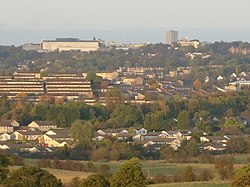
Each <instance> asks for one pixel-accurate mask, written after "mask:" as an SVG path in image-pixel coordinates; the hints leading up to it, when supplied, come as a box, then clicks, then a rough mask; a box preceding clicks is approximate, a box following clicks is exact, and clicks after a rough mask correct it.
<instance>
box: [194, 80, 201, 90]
mask: <svg viewBox="0 0 250 187" xmlns="http://www.w3.org/2000/svg"><path fill="white" fill-rule="evenodd" d="M193 87H194V89H195V90H199V89H201V88H202V83H201V81H199V80H198V79H196V80H195V81H194V82H193Z"/></svg>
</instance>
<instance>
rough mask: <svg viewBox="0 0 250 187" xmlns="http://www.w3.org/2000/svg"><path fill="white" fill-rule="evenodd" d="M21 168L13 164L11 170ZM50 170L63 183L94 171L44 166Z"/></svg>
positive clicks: (84, 176)
mask: <svg viewBox="0 0 250 187" xmlns="http://www.w3.org/2000/svg"><path fill="white" fill-rule="evenodd" d="M18 168H20V166H11V167H10V169H11V170H15V169H18ZM43 169H45V170H47V171H48V172H50V173H51V174H53V175H55V176H56V178H58V179H61V181H62V182H63V183H68V182H69V181H70V180H71V179H72V178H74V177H79V178H80V179H82V178H86V177H88V176H89V175H91V174H92V173H87V172H80V171H67V170H60V169H51V168H43Z"/></svg>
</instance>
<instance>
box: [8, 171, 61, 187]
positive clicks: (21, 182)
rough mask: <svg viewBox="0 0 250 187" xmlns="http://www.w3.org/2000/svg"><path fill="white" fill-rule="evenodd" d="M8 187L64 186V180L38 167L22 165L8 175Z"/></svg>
mask: <svg viewBox="0 0 250 187" xmlns="http://www.w3.org/2000/svg"><path fill="white" fill-rule="evenodd" d="M5 185H6V187H16V186H18V187H52V186H53V187H62V182H61V181H60V180H57V178H56V177H55V176H54V175H52V174H50V173H49V172H47V171H45V170H42V169H40V168H38V167H33V166H27V167H21V168H19V169H17V170H15V171H13V172H11V174H10V175H9V176H8V178H7V180H6V183H5Z"/></svg>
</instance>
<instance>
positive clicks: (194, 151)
mask: <svg viewBox="0 0 250 187" xmlns="http://www.w3.org/2000/svg"><path fill="white" fill-rule="evenodd" d="M186 152H187V154H188V156H191V157H195V156H198V155H199V153H200V151H199V146H198V145H197V142H196V140H195V139H192V140H190V141H189V142H188V144H187V146H186Z"/></svg>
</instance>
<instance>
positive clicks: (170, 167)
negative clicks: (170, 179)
mask: <svg viewBox="0 0 250 187" xmlns="http://www.w3.org/2000/svg"><path fill="white" fill-rule="evenodd" d="M248 158H249V155H246V154H245V155H236V156H235V163H236V164H235V165H234V168H235V169H238V168H239V167H241V166H242V165H243V164H244V163H248ZM37 161H38V160H37V159H24V163H25V165H31V166H37ZM79 162H81V163H83V164H87V163H88V162H87V161H79ZM122 163H123V161H111V162H93V164H94V165H95V167H96V168H97V169H98V168H99V167H100V166H101V165H103V164H107V165H109V167H110V172H111V173H115V172H116V171H117V169H118V168H119V166H120V165H121V164H122ZM141 163H142V171H143V173H144V174H145V176H147V177H149V178H151V177H154V176H156V175H157V174H164V175H175V174H181V173H182V172H183V171H184V169H185V168H186V167H187V166H192V168H193V171H194V173H195V174H199V173H200V171H201V170H204V169H207V170H209V171H211V173H213V174H214V180H219V176H218V174H217V172H216V170H215V168H214V164H200V163H166V162H165V161H162V160H158V161H142V162H141ZM12 168H14V169H15V168H16V166H14V167H12ZM44 169H46V170H47V171H49V172H50V173H52V174H54V175H55V176H56V177H57V178H59V179H61V180H62V181H63V182H64V183H67V182H68V181H69V180H71V179H72V178H74V177H76V176H78V177H80V178H86V177H87V176H88V175H90V174H91V173H88V172H79V171H66V170H58V169H50V168H44ZM163 186H166V187H171V186H180V187H182V186H183V187H184V186H185V187H191V186H195V187H196V186H197V187H198V186H205V187H217V186H222V187H224V186H225V187H226V186H229V184H228V183H218V182H214V181H210V182H195V183H194V182H193V183H170V184H162V185H152V187H163Z"/></svg>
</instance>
